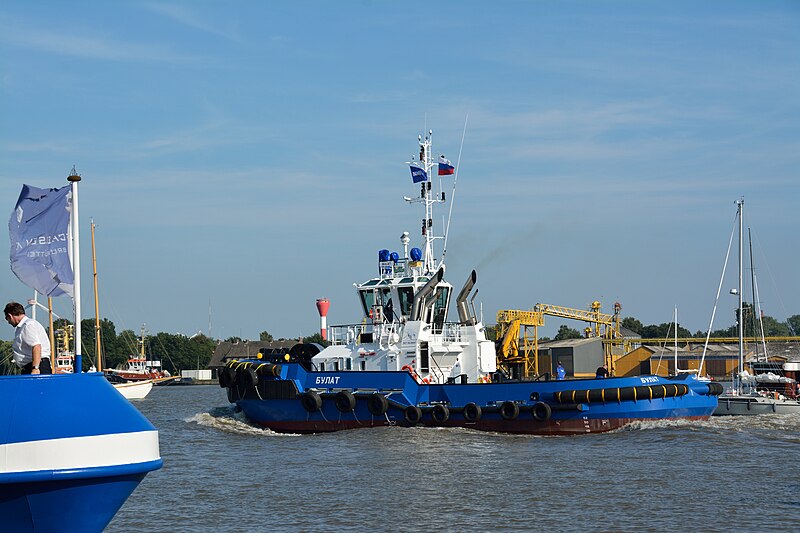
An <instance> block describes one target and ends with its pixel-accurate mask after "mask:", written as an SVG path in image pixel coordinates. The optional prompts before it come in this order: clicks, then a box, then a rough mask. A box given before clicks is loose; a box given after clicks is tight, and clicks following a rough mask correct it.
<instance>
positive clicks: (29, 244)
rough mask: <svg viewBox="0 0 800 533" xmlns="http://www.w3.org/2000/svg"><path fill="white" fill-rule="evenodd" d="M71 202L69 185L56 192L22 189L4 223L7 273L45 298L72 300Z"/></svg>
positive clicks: (36, 188) (32, 188) (53, 190)
mask: <svg viewBox="0 0 800 533" xmlns="http://www.w3.org/2000/svg"><path fill="white" fill-rule="evenodd" d="M71 198H72V195H71V194H70V186H69V185H67V186H66V187H62V188H60V189H52V188H51V189H40V188H38V187H32V186H30V185H23V186H22V192H21V193H20V195H19V199H18V200H17V205H16V206H15V207H14V211H13V212H12V213H11V218H10V219H9V221H8V234H9V240H10V241H11V254H10V255H11V271H12V272H14V274H16V276H17V277H18V278H19V280H20V281H21V282H22V283H24V284H25V285H27V286H29V287H31V288H33V289H36V291H38V292H39V293H40V294H44V295H46V296H61V295H63V294H67V295H69V296H73V292H74V287H73V283H74V277H73V273H72V261H71V260H70V253H69V242H70V239H69V219H70V207H71V204H72V202H71Z"/></svg>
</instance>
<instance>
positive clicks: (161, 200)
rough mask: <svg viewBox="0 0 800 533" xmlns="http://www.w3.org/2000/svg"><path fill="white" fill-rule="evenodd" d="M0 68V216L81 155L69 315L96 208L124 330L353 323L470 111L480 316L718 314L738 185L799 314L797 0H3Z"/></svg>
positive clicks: (463, 214) (243, 330)
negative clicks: (384, 256) (359, 285)
mask: <svg viewBox="0 0 800 533" xmlns="http://www.w3.org/2000/svg"><path fill="white" fill-rule="evenodd" d="M0 76H2V77H1V78H0V91H1V92H0V193H1V194H0V198H3V199H4V200H3V201H4V203H5V205H6V213H7V214H10V212H11V210H12V208H13V206H14V203H15V201H16V198H17V196H18V194H19V191H20V188H21V186H22V184H23V183H29V184H31V185H35V186H39V187H50V186H61V185H63V184H66V176H67V175H68V174H69V171H70V169H71V168H72V166H73V165H76V167H77V170H78V172H79V173H80V174H81V175H82V176H83V181H82V183H81V192H80V202H81V207H80V210H81V215H82V242H83V245H84V246H83V249H82V255H83V258H84V265H83V270H82V276H83V280H84V291H83V300H84V303H85V305H84V311H83V315H84V316H85V317H87V316H89V317H90V316H93V315H94V310H93V305H92V293H91V279H92V278H91V263H90V261H89V258H90V248H89V219H90V218H94V220H95V221H96V223H97V225H98V229H97V247H98V270H99V280H100V306H101V314H102V315H103V316H107V317H108V318H110V319H111V320H113V321H114V322H115V324H116V325H117V330H118V331H120V330H122V329H134V330H138V328H139V327H140V326H141V325H142V324H143V323H144V324H146V325H147V329H148V330H150V331H151V332H158V331H166V332H170V333H176V332H180V333H184V334H188V335H191V334H192V333H194V332H197V331H203V332H204V333H208V329H209V308H210V309H211V314H210V316H211V321H210V323H211V334H212V335H213V336H215V337H221V338H225V337H229V336H233V335H236V336H241V337H245V338H257V336H258V333H259V332H260V331H263V330H267V331H269V332H270V333H272V334H273V335H274V336H276V337H279V336H280V337H292V336H297V335H300V334H304V335H310V334H313V333H315V332H317V331H318V327H319V326H318V324H319V320H318V316H317V313H316V308H315V305H314V303H315V300H316V298H319V297H327V298H329V299H330V300H331V311H330V314H329V324H345V323H352V322H355V321H356V320H357V319H358V316H357V312H358V309H357V306H356V300H355V297H354V291H353V286H352V284H353V282H360V281H364V280H365V279H367V278H369V277H371V276H372V275H374V274H375V273H376V271H377V266H376V259H377V250H379V249H381V248H389V249H393V250H399V249H400V248H401V247H400V244H399V236H400V234H401V232H403V231H409V232H410V233H411V235H412V238H413V241H412V244H418V243H419V230H418V225H419V218H421V216H422V215H421V214H420V213H419V212H418V211H417V210H416V209H415V208H414V207H410V206H408V205H406V204H405V203H404V202H403V200H402V197H403V196H404V195H409V196H413V195H414V194H415V193H416V192H417V187H416V186H413V185H412V183H411V178H410V173H409V171H408V168H407V167H406V166H405V165H404V162H405V161H408V160H409V157H410V156H411V155H412V154H414V153H415V152H416V151H417V150H418V148H417V144H416V138H417V135H418V134H419V133H422V132H423V131H424V130H425V129H426V128H431V129H433V131H434V150H435V151H436V152H437V153H444V154H447V156H448V157H449V158H450V159H452V160H453V161H455V160H456V158H457V156H458V153H459V150H460V149H461V137H462V131H463V130H464V124H465V121H466V124H467V127H466V135H465V137H464V144H463V154H462V157H461V161H460V164H459V177H458V188H457V191H456V197H455V205H454V208H453V218H452V225H451V232H450V236H449V241H448V252H447V255H448V278H449V279H450V281H451V282H452V283H453V284H454V285H456V286H458V287H460V286H461V284H462V283H463V281H464V280H465V279H466V277H467V275H468V273H469V271H470V270H471V269H472V268H476V269H477V271H478V288H479V295H478V299H477V302H479V303H480V304H481V305H482V308H483V312H484V317H485V321H486V322H487V323H493V322H494V316H495V314H496V312H497V311H498V310H499V309H528V308H530V307H531V306H533V305H534V304H536V303H539V302H541V303H549V304H555V305H562V306H568V307H577V308H585V307H587V306H588V305H589V303H590V302H592V301H593V300H600V301H601V302H602V303H603V309H604V310H605V311H607V312H610V311H611V309H612V306H613V303H614V302H615V301H619V302H621V303H622V305H623V316H634V317H636V318H638V319H639V320H641V321H642V322H644V323H645V324H649V323H661V322H668V321H670V319H671V316H672V313H673V308H674V307H675V306H677V307H678V313H679V315H680V317H679V318H680V322H681V325H683V326H684V327H687V328H688V329H690V330H691V331H696V330H699V329H705V328H706V327H707V325H708V320H709V318H710V316H711V309H712V305H713V302H714V294H715V292H716V288H717V284H718V282H719V276H720V273H721V270H722V263H723V260H724V257H725V250H726V247H727V243H728V238H729V235H730V231H731V229H732V225H733V219H734V215H735V210H736V207H735V205H734V202H735V200H737V199H738V198H739V197H741V196H744V197H745V201H746V204H745V209H746V215H745V221H746V224H747V225H748V226H750V227H752V228H753V233H754V236H755V239H756V242H755V243H754V249H755V254H756V267H757V272H758V275H759V289H760V291H761V299H762V305H763V307H764V310H765V312H766V313H767V314H769V315H771V316H774V317H776V318H778V319H784V318H786V316H789V315H793V314H798V313H800V278H798V265H800V247H798V245H797V228H798V221H800V215H798V205H797V204H798V200H800V3H798V2H795V1H786V2H778V1H758V2H756V1H751V2H735V1H734V2H732V1H725V2H713V1H712V2H626V1H612V2H608V1H599V2H588V1H586V2H496V3H490V2H473V1H458V2H455V1H453V2H447V1H446V2H375V1H360V2H322V1H320V2H288V1H287V2H255V1H251V2H245V1H239V2H184V3H175V2H99V1H98V2H91V1H89V2H79V3H74V2H45V1H43V2H22V1H14V0H10V1H6V2H3V4H2V6H0ZM451 186H452V185H451V184H450V183H447V184H446V185H445V188H446V189H447V191H448V195H449V193H450V188H451ZM441 215H442V213H441V212H440V213H439V214H438V215H437V217H440V216H441ZM6 216H8V215H6ZM439 220H440V219H439V218H437V224H438V223H439ZM3 235H4V237H3V239H4V240H3V241H0V242H5V245H4V246H6V247H7V246H8V237H7V236H5V235H7V234H6V233H4V234H3ZM6 249H7V248H6ZM734 285H735V280H734V279H733V278H731V280H730V281H729V282H727V283H726V288H727V287H729V286H730V287H732V286H734ZM0 291H1V292H2V294H3V298H5V299H6V301H7V300H10V299H16V300H25V299H27V298H28V297H29V296H30V291H29V290H28V289H27V288H26V287H24V286H23V285H22V284H21V283H20V282H19V281H18V280H17V279H16V278H15V277H14V276H13V274H12V273H11V272H10V269H8V268H6V269H4V270H3V271H2V272H0ZM209 303H210V305H209ZM720 305H721V309H720V311H718V314H717V317H718V318H717V321H716V322H715V327H727V326H728V325H730V324H732V323H733V307H735V301H733V298H731V297H730V296H727V295H726V296H724V297H723V299H722V302H721V304H720ZM56 310H57V311H58V312H59V313H61V314H68V312H69V311H68V310H69V303H68V302H67V301H64V300H63V299H62V300H61V301H57V302H56ZM561 323H563V322H559V321H557V320H555V319H553V320H551V319H547V330H546V331H545V333H548V334H551V335H552V334H553V333H554V332H555V330H556V329H557V328H558V325H559V324H561ZM568 324H569V325H570V326H571V327H576V328H581V327H582V324H580V323H575V322H571V323H568ZM12 333H13V332H12V331H11V328H6V329H4V330H2V338H5V339H10V338H11V337H12Z"/></svg>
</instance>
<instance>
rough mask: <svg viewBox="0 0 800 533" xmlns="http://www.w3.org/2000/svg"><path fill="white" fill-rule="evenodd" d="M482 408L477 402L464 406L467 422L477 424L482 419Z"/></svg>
mask: <svg viewBox="0 0 800 533" xmlns="http://www.w3.org/2000/svg"><path fill="white" fill-rule="evenodd" d="M481 414H482V413H481V406H480V405H478V404H476V403H475V402H469V403H468V404H467V405H465V406H464V420H466V421H467V422H477V421H478V420H480V419H481Z"/></svg>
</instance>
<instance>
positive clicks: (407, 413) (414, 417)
mask: <svg viewBox="0 0 800 533" xmlns="http://www.w3.org/2000/svg"><path fill="white" fill-rule="evenodd" d="M403 418H404V419H405V421H406V422H408V423H409V424H419V421H420V420H422V409H420V408H419V407H417V406H416V405H409V406H408V407H406V408H405V409H404V410H403Z"/></svg>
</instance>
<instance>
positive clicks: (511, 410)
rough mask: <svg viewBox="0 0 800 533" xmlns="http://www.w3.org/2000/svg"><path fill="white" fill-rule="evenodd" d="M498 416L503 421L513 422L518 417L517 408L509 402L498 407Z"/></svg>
mask: <svg viewBox="0 0 800 533" xmlns="http://www.w3.org/2000/svg"><path fill="white" fill-rule="evenodd" d="M500 416H502V417H503V420H514V419H515V418H517V417H518V416H519V406H518V405H517V404H515V403H514V402H512V401H510V400H506V401H505V402H503V403H502V404H501V405H500Z"/></svg>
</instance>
